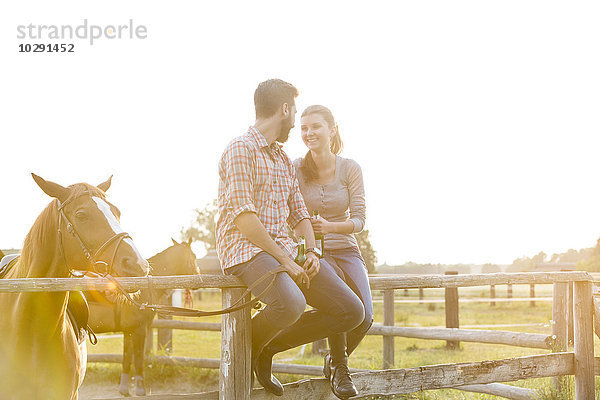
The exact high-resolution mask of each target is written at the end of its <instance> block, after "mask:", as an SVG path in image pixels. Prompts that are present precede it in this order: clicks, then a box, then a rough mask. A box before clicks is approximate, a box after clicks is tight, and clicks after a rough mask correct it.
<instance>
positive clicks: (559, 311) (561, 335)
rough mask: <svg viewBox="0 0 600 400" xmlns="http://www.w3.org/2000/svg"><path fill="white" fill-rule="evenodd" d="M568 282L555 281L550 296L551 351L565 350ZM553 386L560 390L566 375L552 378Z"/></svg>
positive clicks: (566, 341) (563, 385)
mask: <svg viewBox="0 0 600 400" xmlns="http://www.w3.org/2000/svg"><path fill="white" fill-rule="evenodd" d="M568 297H569V283H566V282H559V283H555V284H554V287H553V296H552V335H553V336H554V337H555V345H554V348H553V349H552V351H553V352H563V351H567V348H568V342H569V331H568V326H567V315H568V310H567V308H568V301H567V300H568ZM552 382H553V383H554V387H556V389H557V390H558V391H559V392H560V391H562V389H563V388H564V387H565V385H566V384H567V380H566V377H564V376H555V377H553V378H552Z"/></svg>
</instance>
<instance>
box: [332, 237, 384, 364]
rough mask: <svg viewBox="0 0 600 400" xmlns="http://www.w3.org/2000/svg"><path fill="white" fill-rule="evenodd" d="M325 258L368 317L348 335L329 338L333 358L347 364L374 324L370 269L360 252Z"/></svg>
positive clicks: (342, 252) (335, 252)
mask: <svg viewBox="0 0 600 400" xmlns="http://www.w3.org/2000/svg"><path fill="white" fill-rule="evenodd" d="M325 259H326V260H327V261H328V262H329V265H331V266H333V267H334V269H336V272H337V273H338V275H340V276H341V277H342V279H344V281H345V282H346V284H347V285H348V286H350V288H351V289H352V290H353V291H354V293H356V295H357V296H358V297H359V298H360V300H361V302H362V304H363V306H364V315H365V317H364V319H363V320H362V321H361V323H360V324H359V325H358V326H357V327H356V328H354V329H352V330H350V331H348V332H346V333H341V334H334V335H331V336H329V347H330V349H331V359H332V362H333V363H334V364H336V363H339V362H346V357H347V356H349V355H350V354H351V353H352V352H353V351H354V349H356V347H357V346H358V344H359V343H360V342H361V340H362V339H363V338H364V337H365V335H366V334H367V331H368V330H369V328H371V325H372V324H373V298H372V297H371V288H370V287H369V278H368V276H367V267H366V265H365V262H364V260H363V258H362V256H361V254H360V251H359V250H358V249H356V248H354V247H348V248H345V249H339V250H327V251H326V252H325Z"/></svg>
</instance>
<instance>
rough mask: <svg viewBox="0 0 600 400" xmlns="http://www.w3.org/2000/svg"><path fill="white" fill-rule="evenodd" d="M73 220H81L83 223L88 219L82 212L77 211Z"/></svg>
mask: <svg viewBox="0 0 600 400" xmlns="http://www.w3.org/2000/svg"><path fill="white" fill-rule="evenodd" d="M75 218H77V219H78V220H81V221H85V220H86V219H87V218H88V216H87V214H86V213H84V212H83V211H77V212H76V213H75Z"/></svg>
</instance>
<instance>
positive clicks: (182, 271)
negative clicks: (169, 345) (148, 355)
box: [85, 239, 199, 396]
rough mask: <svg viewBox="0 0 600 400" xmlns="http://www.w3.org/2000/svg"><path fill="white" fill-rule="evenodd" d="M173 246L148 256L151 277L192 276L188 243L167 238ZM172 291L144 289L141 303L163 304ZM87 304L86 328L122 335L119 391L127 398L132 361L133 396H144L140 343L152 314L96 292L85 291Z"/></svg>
mask: <svg viewBox="0 0 600 400" xmlns="http://www.w3.org/2000/svg"><path fill="white" fill-rule="evenodd" d="M171 240H172V241H173V245H172V246H171V247H169V248H167V249H166V250H164V251H162V252H160V253H158V254H157V255H155V256H153V257H150V258H149V259H148V261H149V262H150V268H151V271H152V275H157V276H165V275H196V274H198V273H199V272H198V269H197V268H196V255H195V254H194V252H193V251H192V249H191V246H190V244H191V239H190V241H189V242H183V243H178V242H177V241H176V240H175V239H171ZM170 292H172V291H171V290H165V289H154V290H153V291H152V293H151V295H150V293H149V292H148V290H142V292H141V298H140V301H141V302H148V303H154V304H156V303H158V304H161V303H163V304H164V300H165V299H166V297H167V295H168V294H169V293H170ZM85 296H86V298H87V299H88V303H89V305H90V318H89V321H88V325H89V326H90V327H91V328H92V330H93V331H94V332H96V333H103V332H123V334H124V335H123V372H122V374H121V382H120V384H119V392H120V393H121V394H122V395H124V396H128V395H129V380H130V374H129V370H130V367H131V362H132V359H133V361H134V365H135V386H136V387H135V391H136V395H138V396H144V395H145V394H146V390H145V388H144V378H143V376H144V344H145V342H146V332H147V331H148V327H149V326H150V325H151V324H152V320H153V319H154V315H155V312H153V311H151V310H147V309H146V310H142V311H140V310H139V309H138V308H137V307H136V306H135V305H133V304H130V303H128V302H125V303H123V302H121V301H120V299H117V301H113V300H109V299H107V297H106V296H104V294H102V293H99V292H86V293H85Z"/></svg>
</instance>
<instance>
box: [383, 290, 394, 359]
mask: <svg viewBox="0 0 600 400" xmlns="http://www.w3.org/2000/svg"><path fill="white" fill-rule="evenodd" d="M383 325H385V326H394V289H385V290H384V291H383ZM392 368H394V336H384V337H383V369H392Z"/></svg>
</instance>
